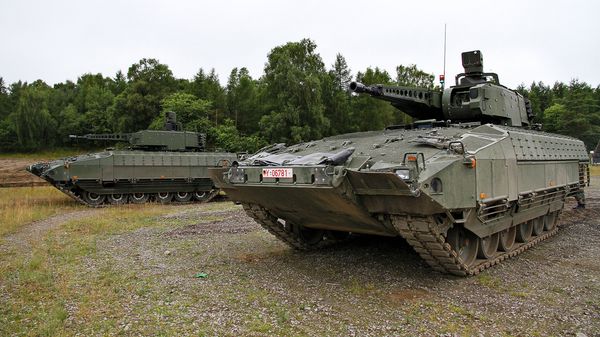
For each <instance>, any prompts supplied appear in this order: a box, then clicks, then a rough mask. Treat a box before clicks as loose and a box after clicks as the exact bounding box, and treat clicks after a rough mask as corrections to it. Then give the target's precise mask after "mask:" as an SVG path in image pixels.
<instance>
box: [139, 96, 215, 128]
mask: <svg viewBox="0 0 600 337" xmlns="http://www.w3.org/2000/svg"><path fill="white" fill-rule="evenodd" d="M161 105H162V112H161V113H160V115H158V116H157V117H156V118H155V119H154V121H152V124H151V125H150V129H154V130H162V129H163V126H164V123H165V114H166V112H168V111H173V112H175V113H177V122H179V123H181V124H182V125H183V129H184V130H187V131H197V132H206V131H207V130H208V127H209V125H210V124H209V122H208V113H209V111H210V109H211V106H212V104H211V102H210V101H207V100H203V99H199V98H197V97H196V96H194V95H192V94H188V93H185V92H176V93H174V94H171V95H169V96H167V97H165V98H164V99H163V100H162V101H161Z"/></svg>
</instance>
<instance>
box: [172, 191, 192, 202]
mask: <svg viewBox="0 0 600 337" xmlns="http://www.w3.org/2000/svg"><path fill="white" fill-rule="evenodd" d="M174 197H175V200H176V201H177V202H188V201H190V200H191V199H192V193H190V192H176V193H174Z"/></svg>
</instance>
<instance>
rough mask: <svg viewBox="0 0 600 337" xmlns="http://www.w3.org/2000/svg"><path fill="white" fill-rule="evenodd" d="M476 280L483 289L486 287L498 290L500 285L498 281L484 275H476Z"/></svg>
mask: <svg viewBox="0 0 600 337" xmlns="http://www.w3.org/2000/svg"><path fill="white" fill-rule="evenodd" d="M476 280H477V282H478V283H479V284H481V285H482V286H485V287H488V288H491V289H499V288H500V285H501V284H502V282H501V281H500V279H498V278H496V277H493V276H491V275H489V274H486V273H483V274H479V275H477V277H476Z"/></svg>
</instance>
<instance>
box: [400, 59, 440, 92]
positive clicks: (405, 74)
mask: <svg viewBox="0 0 600 337" xmlns="http://www.w3.org/2000/svg"><path fill="white" fill-rule="evenodd" d="M434 79H435V76H433V74H428V73H426V72H424V71H422V70H420V69H418V68H417V66H416V65H414V64H411V65H409V66H403V65H399V66H398V67H396V83H397V84H398V85H401V86H408V87H420V88H427V89H433V80H434Z"/></svg>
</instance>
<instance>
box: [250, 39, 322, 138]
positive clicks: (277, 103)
mask: <svg viewBox="0 0 600 337" xmlns="http://www.w3.org/2000/svg"><path fill="white" fill-rule="evenodd" d="M316 48H317V45H316V44H315V43H314V42H313V41H311V40H309V39H303V40H301V41H300V42H289V43H287V44H285V45H283V46H278V47H275V48H273V49H272V50H271V52H270V53H269V55H268V56H267V64H266V65H265V75H264V77H263V79H262V80H263V81H264V83H265V94H266V99H267V100H268V102H269V107H270V109H269V110H270V113H269V114H268V115H266V116H263V117H262V118H261V120H260V126H261V131H262V133H263V134H264V135H265V137H266V138H267V139H268V140H269V141H271V142H291V143H297V142H300V141H307V140H311V139H318V138H321V137H322V136H323V135H325V134H326V133H327V130H328V129H329V119H327V117H325V114H324V109H325V106H324V105H323V99H322V94H321V82H322V81H323V77H324V76H325V66H324V64H323V61H322V60H321V56H320V55H319V54H317V53H316Z"/></svg>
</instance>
